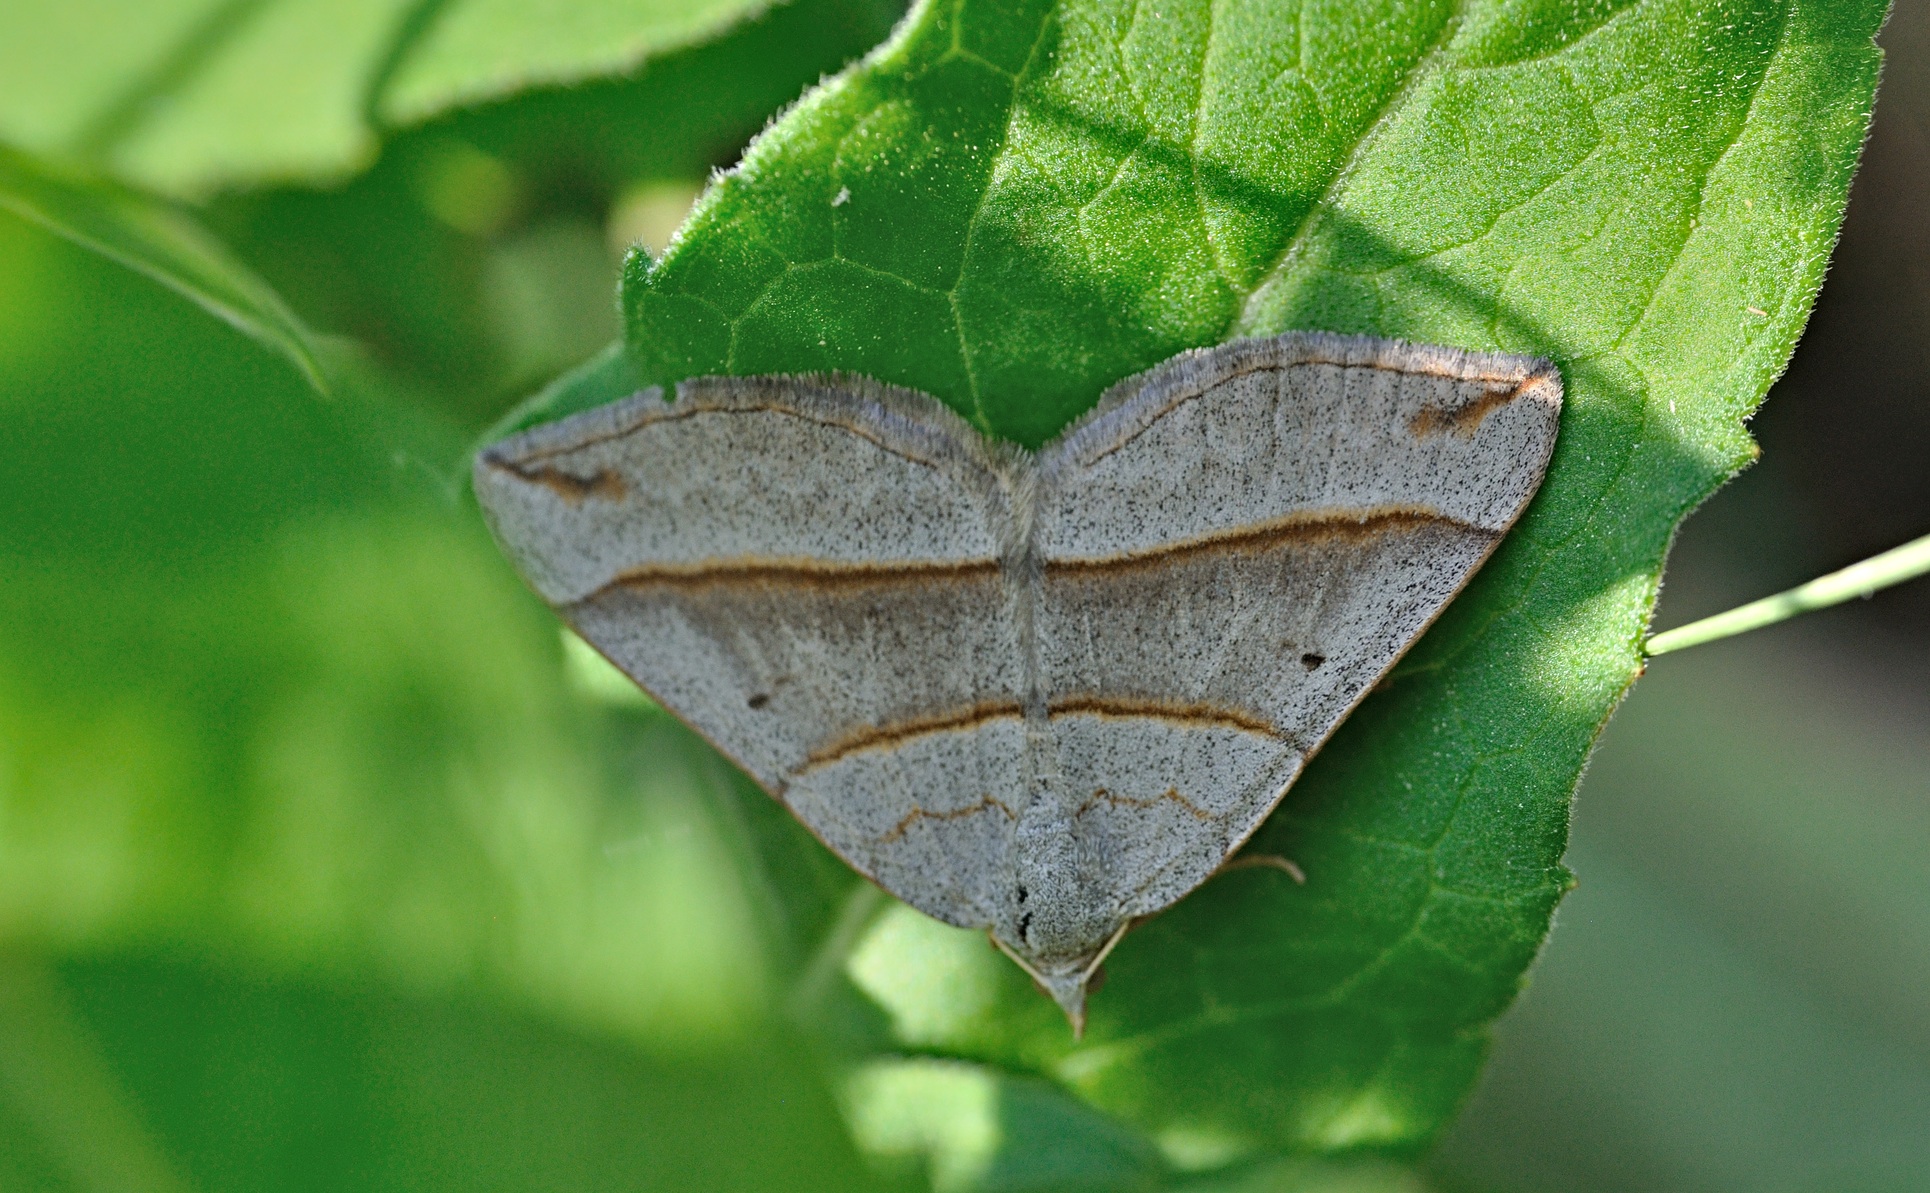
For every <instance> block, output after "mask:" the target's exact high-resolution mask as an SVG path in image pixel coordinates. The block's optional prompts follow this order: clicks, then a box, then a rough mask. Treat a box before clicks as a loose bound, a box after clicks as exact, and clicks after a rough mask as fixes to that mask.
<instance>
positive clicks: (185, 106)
mask: <svg viewBox="0 0 1930 1193" xmlns="http://www.w3.org/2000/svg"><path fill="white" fill-rule="evenodd" d="M768 7H770V0H561V2H558V0H546V2H537V0H351V2H344V0H142V2H138V3H137V2H131V0H76V2H75V3H72V4H37V3H29V4H16V5H11V6H9V7H8V8H7V9H6V10H5V12H4V14H0V78H5V79H6V80H7V86H6V87H5V88H4V89H0V138H6V139H9V140H12V141H15V142H16V143H18V144H21V145H24V146H26V147H28V148H30V149H34V150H38V151H41V152H59V153H63V154H65V155H70V156H75V157H81V158H85V159H87V160H89V161H93V162H97V163H99V164H100V165H102V166H104V167H106V168H108V169H110V170H111V171H113V172H114V173H116V174H117V175H119V176H121V177H123V178H126V179H128V180H130V181H134V182H137V183H139V184H141V185H145V186H149V187H153V188H155V189H158V190H161V191H165V192H168V193H171V194H179V195H187V196H199V195H205V194H208V193H210V192H213V191H216V190H221V189H225V188H232V187H246V186H256V185H260V184H263V183H267V182H277V181H292V180H317V181H326V180H339V179H341V178H343V177H345V176H347V175H349V174H352V173H354V172H356V171H358V170H360V169H362V168H363V167H365V166H367V165H368V164H369V163H370V162H371V161H373V160H374V158H375V155H376V152H377V148H378V143H379V140H380V138H381V136H382V134H383V133H384V132H385V131H386V130H389V129H392V128H395V127H398V126H406V125H412V124H417V123H420V122H422V121H424V120H427V119H429V118H431V117H433V116H436V115H438V114H440V113H442V112H444V111H447V110H449V109H450V108H452V107H456V106H459V105H463V104H468V103H473V102H475V101H478V100H482V99H492V98H498V97H501V96H504V95H507V94H510V93H513V92H516V91H520V90H523V89H526V88H528V87H531V86H534V85H557V84H569V83H578V82H582V81H585V80H590V79H598V78H607V77H610V76H615V75H623V74H629V73H633V72H635V71H637V70H639V69H640V68H642V67H643V66H644V65H645V63H647V62H649V61H650V60H652V59H654V58H656V57H659V56H661V55H664V54H667V53H671V52H674V51H677V50H681V49H684V48H686V47H690V46H693V45H696V44H698V43H701V42H705V41H709V40H712V39H714V38H717V37H719V36H721V35H723V34H725V33H727V32H728V31H730V30H731V29H732V28H733V27H734V26H736V25H738V24H740V23H743V22H745V21H747V20H751V19H753V18H756V17H757V16H759V15H760V14H762V13H763V12H764V11H765V10H766V9H767V8H768ZM859 7H861V8H864V7H869V5H861V6H859ZM764 111H766V112H768V111H769V109H768V108H766V109H764Z"/></svg>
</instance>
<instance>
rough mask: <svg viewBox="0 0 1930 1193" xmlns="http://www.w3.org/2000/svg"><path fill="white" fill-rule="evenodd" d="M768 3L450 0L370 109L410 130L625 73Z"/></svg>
mask: <svg viewBox="0 0 1930 1193" xmlns="http://www.w3.org/2000/svg"><path fill="white" fill-rule="evenodd" d="M772 6H773V4H772V0H601V2H599V3H590V2H586V0H577V2H576V3H572V4H565V5H556V4H553V3H552V4H538V3H533V2H532V0H460V2H459V3H455V4H448V5H444V6H443V7H442V8H441V10H440V11H439V12H437V13H436V14H435V16H434V17H433V18H432V19H431V20H430V22H429V24H428V27H427V28H426V29H425V30H424V31H423V34H422V36H421V37H420V38H419V39H418V41H417V42H416V44H415V45H413V46H411V47H410V49H409V52H408V55H407V57H406V58H405V59H404V60H403V61H402V63H401V64H400V65H399V66H398V67H397V69H396V70H395V72H394V74H393V75H392V76H391V77H390V78H389V79H388V81H387V85H386V86H385V87H384V88H383V90H382V97H381V100H380V101H379V104H380V106H379V109H378V110H379V112H380V113H381V115H382V117H383V119H384V120H386V121H387V122H389V123H391V124H415V123H418V122H420V121H422V120H424V119H427V118H428V117H431V116H434V115H436V114H438V113H440V112H442V111H445V110H447V109H449V108H452V107H455V106H457V105H460V104H466V103H473V102H475V101H477V100H481V99H492V98H495V97H497V96H501V95H505V94H510V93H513V92H516V91H522V90H526V89H528V88H530V87H532V86H541V85H544V84H557V83H574V82H579V81H581V80H583V79H587V78H596V77H601V76H606V75H619V74H626V73H629V72H631V71H633V70H636V69H637V68H638V67H640V66H642V65H643V64H644V63H645V62H646V61H648V60H650V59H652V58H655V57H658V56H660V55H662V54H665V53H667V52H670V51H673V50H677V49H681V48H683V47H685V46H689V45H694V44H696V43H699V42H703V41H708V40H710V39H712V38H715V37H718V36H719V35H721V34H723V33H725V32H726V31H728V30H729V29H730V28H731V27H732V26H734V25H737V24H739V23H740V22H743V21H746V20H749V19H752V18H754V17H756V16H759V15H761V14H762V13H763V11H764V10H765V9H766V8H769V7H772Z"/></svg>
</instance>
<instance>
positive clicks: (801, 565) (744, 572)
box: [585, 556, 999, 599]
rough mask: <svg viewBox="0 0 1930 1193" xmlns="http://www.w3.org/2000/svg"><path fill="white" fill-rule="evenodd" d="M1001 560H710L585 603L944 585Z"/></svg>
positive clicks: (653, 573)
mask: <svg viewBox="0 0 1930 1193" xmlns="http://www.w3.org/2000/svg"><path fill="white" fill-rule="evenodd" d="M998 570H999V565H998V560H996V559H961V560H957V561H955V562H954V561H943V562H941V561H937V560H924V559H908V560H904V561H903V562H891V563H829V562H826V561H825V560H822V559H806V558H801V557H800V558H759V557H755V556H752V557H741V558H737V559H706V560H700V561H698V562H696V563H653V564H644V565H642V566H640V567H633V568H626V569H624V570H623V571H621V572H618V573H617V575H616V576H615V578H613V579H611V580H610V581H609V582H608V583H606V584H604V585H603V586H602V587H600V588H598V589H597V590H596V591H595V592H593V593H591V594H590V596H589V597H587V598H585V599H595V598H596V597H599V596H601V595H603V594H604V593H606V592H608V591H609V590H610V589H612V588H675V589H693V588H714V587H730V586H734V585H767V586H775V587H788V588H817V589H839V588H877V587H882V586H889V585H899V584H910V585H916V584H942V583H944V582H946V581H951V580H974V579H983V578H986V577H995V576H997V575H998Z"/></svg>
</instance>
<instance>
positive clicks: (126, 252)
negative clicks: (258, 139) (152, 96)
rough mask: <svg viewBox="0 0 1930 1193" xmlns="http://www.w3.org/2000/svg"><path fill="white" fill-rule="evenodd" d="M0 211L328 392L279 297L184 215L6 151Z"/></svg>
mask: <svg viewBox="0 0 1930 1193" xmlns="http://www.w3.org/2000/svg"><path fill="white" fill-rule="evenodd" d="M0 208H5V209H6V210H8V211H11V212H13V213H14V214H15V215H18V216H21V217H22V218H25V219H29V220H32V221H34V222H35V223H37V224H39V225H41V226H42V227H44V228H47V229H49V230H51V231H53V232H56V233H58V234H60V235H62V236H65V237H67V238H68V239H69V240H72V241H73V242H74V243H76V244H80V245H84V246H86V247H87V248H90V249H92V250H94V251H95V252H97V253H100V254H102V255H103V256H106V257H108V258H110V259H112V260H114V261H117V262H119V263H120V264H122V265H125V266H127V267H128V268H129V269H134V270H138V271H140V272H141V273H143V274H146V275H147V276H148V277H150V278H153V279H154V280H155V281H157V282H159V283H161V284H162V285H163V286H166V287H168V288H169V289H170V290H173V291H175V292H176V293H177V294H180V295H182V296H183V297H185V298H187V299H189V300H190V301H192V302H195V303H197V304H199V305H200V306H201V308H202V309H204V310H206V311H207V312H208V313H209V314H211V315H213V316H215V317H216V318H218V319H221V320H223V321H224V322H226V323H228V324H230V325H231V326H233V327H235V328H236V329H238V330H239V331H241V332H243V333H244V334H246V335H249V336H251V337H253V338H254V339H256V340H258V341H260V342H261V343H263V344H265V345H267V346H268V347H269V348H271V349H273V350H274V351H276V352H279V353H281V354H282V355H283V356H286V357H287V358H288V359H289V361H290V363H292V364H293V365H294V366H295V367H296V368H297V369H299V370H301V373H302V375H303V376H304V377H306V378H307V379H308V381H309V383H310V384H311V385H313V386H314V387H315V388H316V389H318V390H323V391H324V392H326V390H327V388H328V387H327V384H326V383H325V382H324V381H323V379H322V372H321V366H320V364H319V363H318V362H317V360H316V357H315V350H314V347H313V345H312V344H311V342H310V340H309V334H308V331H307V329H306V328H304V327H303V326H302V325H301V322H300V321H299V320H298V319H296V318H295V316H294V314H293V313H292V312H291V311H289V309H288V307H287V305H286V304H285V303H283V302H282V300H281V296H280V295H278V294H276V293H275V291H274V290H273V289H272V288H271V287H270V286H269V285H268V284H267V283H266V282H264V281H262V280H261V279H260V278H258V277H256V276H255V275H254V274H253V273H251V272H249V270H248V269H247V268H246V267H244V266H243V265H242V264H241V263H240V262H238V261H236V260H235V259H234V257H233V256H232V255H231V254H230V253H229V252H228V250H227V249H226V248H224V247H223V246H222V244H221V242H220V241H218V240H216V239H215V238H214V237H212V236H210V235H208V233H207V232H206V231H204V230H203V229H202V228H201V226H200V225H199V224H197V223H195V222H194V221H193V220H191V219H189V218H188V217H187V216H186V215H183V214H182V213H181V212H179V211H176V210H174V209H173V208H171V207H169V206H167V205H166V204H164V203H161V202H159V201H157V200H154V199H151V198H148V197H147V196H145V195H141V194H137V193H136V192H134V191H131V190H129V189H127V188H126V187H122V186H118V185H116V184H114V183H111V182H107V181H105V180H102V179H98V178H90V177H87V176H85V175H83V174H80V173H78V172H75V171H71V170H66V169H62V168H61V167H59V166H56V165H54V164H52V163H50V162H46V161H42V160H40V159H38V158H35V157H32V156H30V155H28V154H25V153H21V152H19V151H18V150H15V149H10V148H8V147H6V146H4V145H0Z"/></svg>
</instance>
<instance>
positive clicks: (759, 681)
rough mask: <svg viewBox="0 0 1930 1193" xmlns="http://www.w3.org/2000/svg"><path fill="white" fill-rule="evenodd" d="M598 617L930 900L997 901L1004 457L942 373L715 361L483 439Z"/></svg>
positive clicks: (797, 807)
mask: <svg viewBox="0 0 1930 1193" xmlns="http://www.w3.org/2000/svg"><path fill="white" fill-rule="evenodd" d="M475 478H476V493H477V496H478V498H479V500H480V501H481V503H482V506H483V509H484V511H485V513H486V514H487V516H488V518H489V521H490V524H491V527H492V529H493V530H494V531H495V534H496V536H497V538H498V539H499V540H500V541H501V543H502V544H503V546H504V548H505V549H506V551H507V552H508V554H509V555H510V557H511V558H512V559H513V560H514V561H515V562H516V564H517V567H518V568H519V570H520V571H521V572H522V573H523V575H524V576H525V577H526V578H527V579H528V580H529V582H530V583H531V585H532V586H533V587H534V588H535V589H536V590H537V591H538V593H540V594H541V595H542V596H543V598H544V599H545V600H547V601H548V602H549V603H550V604H551V605H552V606H554V607H555V608H556V609H557V611H558V612H559V613H560V614H561V615H562V616H563V618H564V619H565V620H566V621H567V622H569V624H570V625H571V626H573V627H574V628H575V629H576V630H577V632H578V633H580V634H582V636H583V637H584V638H585V639H587V640H588V641H589V642H590V643H591V644H592V645H593V646H595V647H596V648H597V649H598V650H599V651H601V652H602V653H603V654H604V655H605V656H607V657H608V658H609V659H610V660H611V661H612V662H614V663H615V664H616V665H617V666H618V667H619V668H621V669H622V670H623V671H624V672H625V673H627V674H628V675H629V676H631V678H633V679H635V680H636V681H637V682H638V683H639V684H640V685H642V686H643V687H644V688H645V689H646V690H648V691H649V692H650V693H652V695H654V696H655V697H656V698H657V700H658V701H659V702H660V703H662V704H663V705H664V707H666V708H667V709H669V710H670V711H671V712H673V713H675V714H676V715H677V716H679V717H680V718H682V719H683V720H684V721H686V722H687V723H688V724H690V725H691V726H692V727H693V728H695V729H696V730H697V731H698V732H699V733H701V734H703V735H704V736H705V737H706V738H708V739H709V740H710V741H711V742H712V743H713V744H715V745H716V746H717V747H718V748H719V749H721V750H722V751H723V752H724V753H725V754H727V755H728V756H730V757H731V758H732V759H733V760H735V761H736V762H737V763H738V764H739V765H741V766H742V767H743V768H744V769H745V770H746V771H748V772H749V773H750V774H751V775H752V776H754V777H755V778H756V779H757V780H758V782H759V783H760V784H762V785H763V786H764V788H765V789H766V790H768V791H770V792H771V793H772V794H773V795H775V796H777V797H779V798H780V799H782V800H783V801H784V802H785V803H786V804H787V805H788V806H789V807H790V808H791V809H792V811H794V812H795V813H796V814H797V815H798V816H799V817H800V819H802V820H803V821H804V822H805V823H806V824H807V825H809V826H810V827H811V829H812V830H813V831H814V832H816V833H817V834H818V835H819V837H821V838H822V839H823V840H824V841H825V842H826V843H827V844H828V845H830V846H831V848H832V849H834V850H836V851H837V852H838V853H840V854H841V855H842V856H844V857H845V858H846V860H848V861H850V862H851V863H852V864H853V865H854V866H855V867H857V868H858V869H859V870H860V871H862V872H864V873H866V874H868V875H870V876H872V877H873V878H875V879H877V880H878V881H879V882H880V883H881V884H882V885H884V886H885V887H887V888H888V889H890V890H891V891H893V892H894V893H895V894H898V895H899V896H900V897H902V898H904V899H906V900H907V901H908V902H910V903H912V904H913V905H915V906H917V907H919V908H921V909H922V910H925V911H927V912H929V913H931V914H933V915H936V916H939V917H940V918H942V919H946V920H949V921H951V922H954V923H960V924H972V925H981V924H985V923H989V922H990V921H989V912H987V911H986V910H985V907H986V904H987V899H988V898H990V895H989V894H988V892H989V891H991V889H992V888H993V887H995V886H997V885H998V884H997V882H996V875H997V873H998V872H999V871H1000V868H1001V866H1003V865H1004V864H1005V863H1004V857H1005V852H1006V847H1007V843H1008V841H1009V837H1010V832H1011V820H1012V815H1011V811H1010V806H1009V803H1007V802H1005V801H1006V800H1007V799H1008V798H1009V793H1010V792H1012V791H1015V790H1018V789H1019V782H1018V779H1017V774H1018V768H1019V765H1020V761H1019V759H1020V751H1019V748H1018V746H1017V745H1016V744H1015V743H1016V740H1017V736H1018V735H1017V730H1018V726H1019V712H1020V700H1021V696H1022V693H1023V691H1024V676H1023V674H1022V670H1021V668H1022V661H1021V660H1022V654H1021V651H1020V649H1019V643H1018V637H1017V631H1016V629H1015V628H1014V621H1013V616H1012V609H1011V607H1010V605H1011V602H1010V599H1009V597H1008V594H1007V592H1006V591H1005V586H1004V585H1003V584H1002V583H1001V581H1000V577H999V553H1000V549H1001V542H1000V539H999V533H1000V532H999V527H1001V526H1003V525H1005V524H1007V522H1008V521H1009V518H1008V515H1007V511H1006V502H1007V500H1008V497H1007V492H1006V488H1007V484H1008V482H1007V480H1006V479H1005V478H1004V476H1003V474H1002V472H1001V469H1000V464H999V460H998V458H997V457H996V455H995V454H994V453H993V452H992V451H991V450H990V449H989V448H988V447H987V446H986V444H985V443H984V441H983V440H982V439H981V438H980V437H979V436H978V435H977V434H976V433H975V432H973V431H972V430H971V428H970V427H969V426H967V425H966V424H965V423H964V422H963V421H962V420H960V419H958V418H956V417H955V416H953V415H952V414H951V413H950V412H949V411H947V410H945V409H944V408H943V407H942V406H940V405H939V404H938V403H937V402H936V401H934V400H932V399H930V398H927V397H924V396H923V395H917V394H910V393H906V392H904V391H897V390H891V389H888V388H886V387H883V386H879V385H877V384H875V383H871V382H865V381H860V380H846V379H838V378H785V377H758V378H707V379H702V380H698V381H690V382H685V383H684V384H683V385H681V386H679V387H678V394H677V399H676V401H675V402H672V403H666V402H664V401H663V400H662V398H661V394H660V391H657V390H650V391H647V392H645V393H642V394H638V395H636V396H635V397H632V398H630V399H628V400H626V401H623V402H619V403H616V404H614V405H611V406H606V407H603V408H599V409H596V410H591V411H587V412H584V413H581V414H577V415H574V416H572V417H570V418H566V419H563V420H560V421H559V422H556V423H552V424H547V425H544V426H541V427H537V428H535V429H532V430H529V431H525V432H523V433H521V434H519V435H516V436H513V437H511V438H509V439H507V440H505V441H503V442H501V443H498V444H495V445H493V446H491V447H489V448H487V449H486V450H484V451H483V452H482V453H481V454H480V455H479V456H478V458H477V461H476V465H475Z"/></svg>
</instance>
